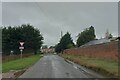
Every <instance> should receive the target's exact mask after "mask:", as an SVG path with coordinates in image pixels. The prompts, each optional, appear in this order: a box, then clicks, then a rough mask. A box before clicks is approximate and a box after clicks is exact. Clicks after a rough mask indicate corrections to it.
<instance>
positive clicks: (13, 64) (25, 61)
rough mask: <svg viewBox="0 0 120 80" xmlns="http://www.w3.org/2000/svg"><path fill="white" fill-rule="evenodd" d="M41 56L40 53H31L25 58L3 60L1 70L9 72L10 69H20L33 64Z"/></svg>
mask: <svg viewBox="0 0 120 80" xmlns="http://www.w3.org/2000/svg"><path fill="white" fill-rule="evenodd" d="M40 58H41V56H40V55H33V56H30V57H27V58H22V59H17V60H14V61H9V62H5V63H3V64H2V72H3V73H5V72H9V71H10V70H21V69H25V68H28V67H29V66H31V65H33V64H34V63H35V62H37V61H38V60H39V59H40Z"/></svg>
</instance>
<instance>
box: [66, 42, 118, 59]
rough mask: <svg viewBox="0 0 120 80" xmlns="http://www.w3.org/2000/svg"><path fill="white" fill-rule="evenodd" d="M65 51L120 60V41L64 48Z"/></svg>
mask: <svg viewBox="0 0 120 80" xmlns="http://www.w3.org/2000/svg"><path fill="white" fill-rule="evenodd" d="M64 53H65V54H76V55H81V56H88V57H96V58H100V59H112V60H118V42H117V41H116V42H110V43H104V44H97V45H92V46H87V47H81V48H72V49H66V50H64Z"/></svg>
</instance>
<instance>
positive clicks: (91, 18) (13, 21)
mask: <svg viewBox="0 0 120 80" xmlns="http://www.w3.org/2000/svg"><path fill="white" fill-rule="evenodd" d="M2 21H3V22H2V24H3V25H21V24H24V23H30V24H32V25H34V26H35V27H36V28H38V29H40V31H41V33H42V34H43V36H44V43H45V44H47V45H49V46H50V45H55V44H56V43H58V41H59V39H60V32H61V31H63V33H64V34H65V33H66V32H67V31H69V32H70V33H71V34H72V38H73V40H74V42H75V40H76V36H77V35H78V33H80V32H81V31H83V30H84V29H85V28H87V27H90V26H91V25H92V26H94V27H95V30H96V35H97V38H100V37H104V34H105V32H106V29H109V32H111V33H112V34H113V35H114V36H117V35H118V3H117V2H106V3H105V2H102V3H100V2H98V3H97V2H84V3H83V2H71V3H70V2H66V3H65V2H63V3H59V2H56V3H55V2H50V3H49V2H46V3H42V2H18V3H17V2H6V3H5V2H3V3H2Z"/></svg>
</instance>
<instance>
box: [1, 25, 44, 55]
mask: <svg viewBox="0 0 120 80" xmlns="http://www.w3.org/2000/svg"><path fill="white" fill-rule="evenodd" d="M42 40H43V37H42V35H41V34H40V31H39V30H38V29H35V28H34V27H33V26H32V25H30V24H23V25H21V26H14V27H11V26H8V27H3V29H2V44H3V46H2V49H3V52H4V53H5V54H9V52H10V50H14V52H15V53H16V54H19V53H20V51H19V46H20V44H19V42H21V41H23V42H25V44H24V47H25V51H32V52H34V53H35V54H36V53H37V50H38V49H40V47H41V45H42V43H43V42H42Z"/></svg>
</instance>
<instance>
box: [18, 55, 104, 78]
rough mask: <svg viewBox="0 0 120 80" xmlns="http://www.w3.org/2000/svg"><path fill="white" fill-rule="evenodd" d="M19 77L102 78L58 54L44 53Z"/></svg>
mask: <svg viewBox="0 0 120 80" xmlns="http://www.w3.org/2000/svg"><path fill="white" fill-rule="evenodd" d="M19 78H103V76H101V75H99V74H97V73H95V72H93V71H91V70H89V69H86V68H84V67H82V66H80V65H77V64H75V63H72V62H70V61H66V60H64V59H63V58H61V57H59V56H58V55H45V56H44V57H43V58H41V59H40V60H39V61H38V62H37V63H36V64H35V65H33V66H32V67H30V68H29V69H28V70H27V71H26V72H25V73H23V74H22V75H21V76H20V77H19Z"/></svg>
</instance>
